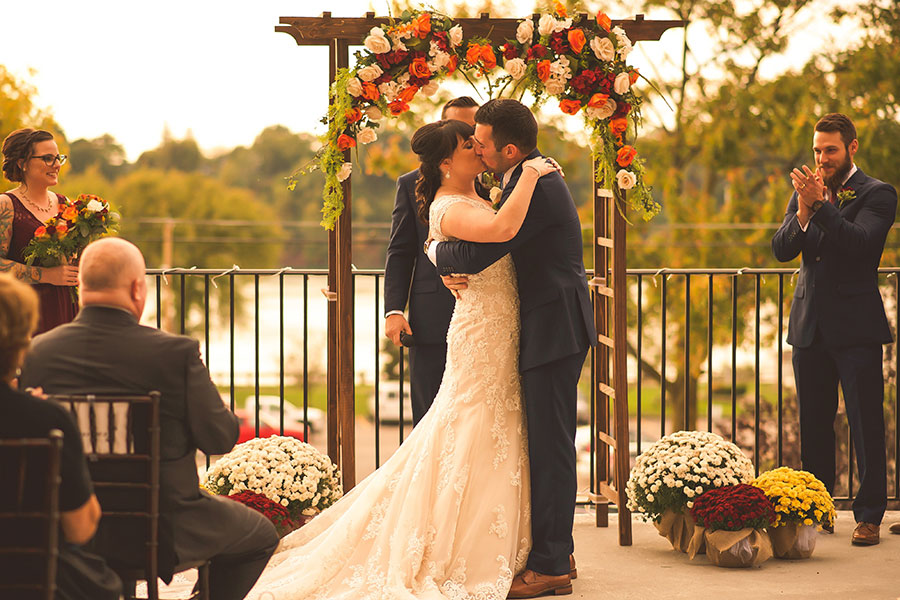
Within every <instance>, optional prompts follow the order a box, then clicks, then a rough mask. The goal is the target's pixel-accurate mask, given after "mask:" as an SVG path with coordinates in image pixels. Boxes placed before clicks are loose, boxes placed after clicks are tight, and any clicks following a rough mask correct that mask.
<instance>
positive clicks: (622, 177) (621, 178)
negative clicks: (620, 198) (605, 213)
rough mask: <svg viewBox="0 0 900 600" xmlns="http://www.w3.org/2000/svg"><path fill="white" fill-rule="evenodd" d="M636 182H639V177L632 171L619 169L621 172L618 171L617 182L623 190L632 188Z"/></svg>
mask: <svg viewBox="0 0 900 600" xmlns="http://www.w3.org/2000/svg"><path fill="white" fill-rule="evenodd" d="M635 183H637V177H635V176H634V173H632V172H631V171H626V170H625V169H619V172H618V173H616V184H617V185H618V186H619V187H620V188H622V189H623V190H630V189H631V188H633V187H634V184H635Z"/></svg>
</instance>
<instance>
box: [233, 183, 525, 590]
mask: <svg viewBox="0 0 900 600" xmlns="http://www.w3.org/2000/svg"><path fill="white" fill-rule="evenodd" d="M455 202H465V203H468V204H471V205H473V206H478V207H480V208H483V209H485V210H491V209H490V207H488V206H487V204H486V203H484V202H482V201H479V200H475V199H472V198H468V197H465V196H455V195H454V196H444V197H442V198H440V199H438V200H436V201H435V202H434V203H433V204H432V207H431V213H430V223H431V236H432V237H433V238H434V239H436V240H448V239H450V238H448V237H447V236H445V235H443V234H442V232H441V231H440V223H441V219H442V218H443V216H444V213H445V211H446V210H447V208H448V207H449V206H450V205H451V204H453V203H455ZM519 327H520V322H519V298H518V291H517V286H516V275H515V270H514V267H513V263H512V259H511V258H510V257H509V255H507V256H505V257H503V258H502V259H501V260H499V261H497V262H496V263H494V264H493V265H491V266H490V267H488V268H487V269H485V270H484V271H482V272H481V273H478V274H476V275H471V276H470V277H469V282H468V289H467V290H465V291H463V292H462V298H461V299H460V300H457V302H456V309H455V311H454V313H453V318H452V320H451V321H450V329H449V331H448V333H447V366H446V369H445V371H444V379H443V381H442V383H441V387H440V390H439V391H438V394H437V396H436V397H435V399H434V403H433V405H432V407H431V409H430V410H429V411H428V413H427V414H426V415H425V417H424V418H423V419H422V420H421V421H420V422H419V424H418V425H417V426H416V427H415V428H414V429H413V431H412V433H411V434H410V436H409V437H408V438H407V440H406V441H405V442H404V443H403V444H402V445H401V446H400V448H399V449H398V450H397V451H396V452H395V453H394V454H393V455H392V456H391V457H390V459H389V460H388V461H387V462H385V463H384V465H382V466H381V468H379V469H378V470H376V471H375V472H374V473H372V474H371V475H369V476H368V477H367V478H366V479H364V480H363V481H362V482H361V483H359V484H358V485H357V486H356V487H355V488H354V489H353V490H351V491H350V492H349V493H348V494H347V495H346V496H344V497H343V498H342V499H341V500H340V501H338V502H337V503H336V504H335V505H333V506H332V507H330V508H328V509H327V510H325V511H324V512H322V514H320V515H318V516H317V517H316V518H315V519H313V520H312V521H310V523H308V524H307V525H305V526H304V527H303V528H301V529H299V530H297V531H295V532H294V533H291V534H290V535H288V536H286V537H285V538H284V539H283V540H282V543H281V545H280V546H279V548H278V550H277V551H276V553H275V555H274V556H273V557H272V559H271V561H270V562H269V565H268V566H267V567H266V570H265V571H264V572H263V574H262V576H261V577H260V579H259V581H258V582H257V583H256V585H255V586H254V588H253V590H252V591H251V592H250V594H249V595H248V596H247V597H248V598H251V599H258V600H301V599H306V598H309V599H315V600H319V599H322V600H324V599H328V600H337V599H340V600H351V599H352V600H366V599H372V600H375V599H379V600H381V599H384V600H388V599H391V600H394V599H396V600H406V599H420V600H439V599H449V600H504V599H505V598H506V594H507V592H508V591H509V587H510V585H511V583H512V578H513V575H514V574H515V573H518V572H519V571H521V570H523V569H524V568H525V561H526V559H527V557H528V552H529V550H530V549H531V512H530V491H529V478H528V451H527V439H526V429H525V417H524V411H523V407H522V401H521V398H522V394H521V388H520V382H519V370H518V356H519Z"/></svg>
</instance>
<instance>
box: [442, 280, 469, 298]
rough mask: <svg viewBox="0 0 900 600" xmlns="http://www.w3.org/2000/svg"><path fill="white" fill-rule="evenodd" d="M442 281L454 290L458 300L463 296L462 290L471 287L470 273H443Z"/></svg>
mask: <svg viewBox="0 0 900 600" xmlns="http://www.w3.org/2000/svg"><path fill="white" fill-rule="evenodd" d="M441 281H442V282H443V283H444V287H445V288H447V289H448V290H450V291H451V292H453V295H454V296H456V299H457V300H459V299H460V298H462V296H460V295H459V292H460V290H464V289H466V288H467V287H469V276H468V275H442V276H441Z"/></svg>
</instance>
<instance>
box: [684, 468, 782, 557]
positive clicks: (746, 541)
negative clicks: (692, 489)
mask: <svg viewBox="0 0 900 600" xmlns="http://www.w3.org/2000/svg"><path fill="white" fill-rule="evenodd" d="M691 515H692V516H693V517H694V521H695V522H696V524H697V529H696V530H695V532H694V537H693V539H691V543H690V547H689V548H688V555H689V556H690V557H691V558H694V556H696V555H697V553H698V552H699V551H700V548H701V547H702V546H704V545H705V547H706V556H707V557H708V558H709V561H710V562H711V563H712V564H714V565H716V566H719V567H751V566H752V567H755V566H758V565H759V564H761V563H762V562H764V561H766V560H768V559H769V558H770V557H771V556H772V543H771V542H770V541H769V536H768V534H767V533H766V531H765V528H766V527H769V526H770V525H771V524H772V523H773V522H774V521H775V511H774V510H773V509H772V504H771V503H770V502H769V500H768V498H766V495H765V494H763V492H762V490H760V489H759V488H757V487H754V486H752V485H747V484H745V483H742V484H738V485H729V486H725V487H721V488H714V489H711V490H709V491H707V492H704V493H703V494H701V495H700V497H699V498H697V500H696V501H695V502H694V505H693V506H692V507H691Z"/></svg>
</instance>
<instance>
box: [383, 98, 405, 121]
mask: <svg viewBox="0 0 900 600" xmlns="http://www.w3.org/2000/svg"><path fill="white" fill-rule="evenodd" d="M388 109H389V110H390V111H391V114H392V115H393V116H395V117H396V116H398V115H402V114H403V113H405V112H406V111H408V110H409V104H407V103H406V102H404V101H403V99H402V98H397V99H396V100H394V101H393V102H391V103H390V104H388Z"/></svg>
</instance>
